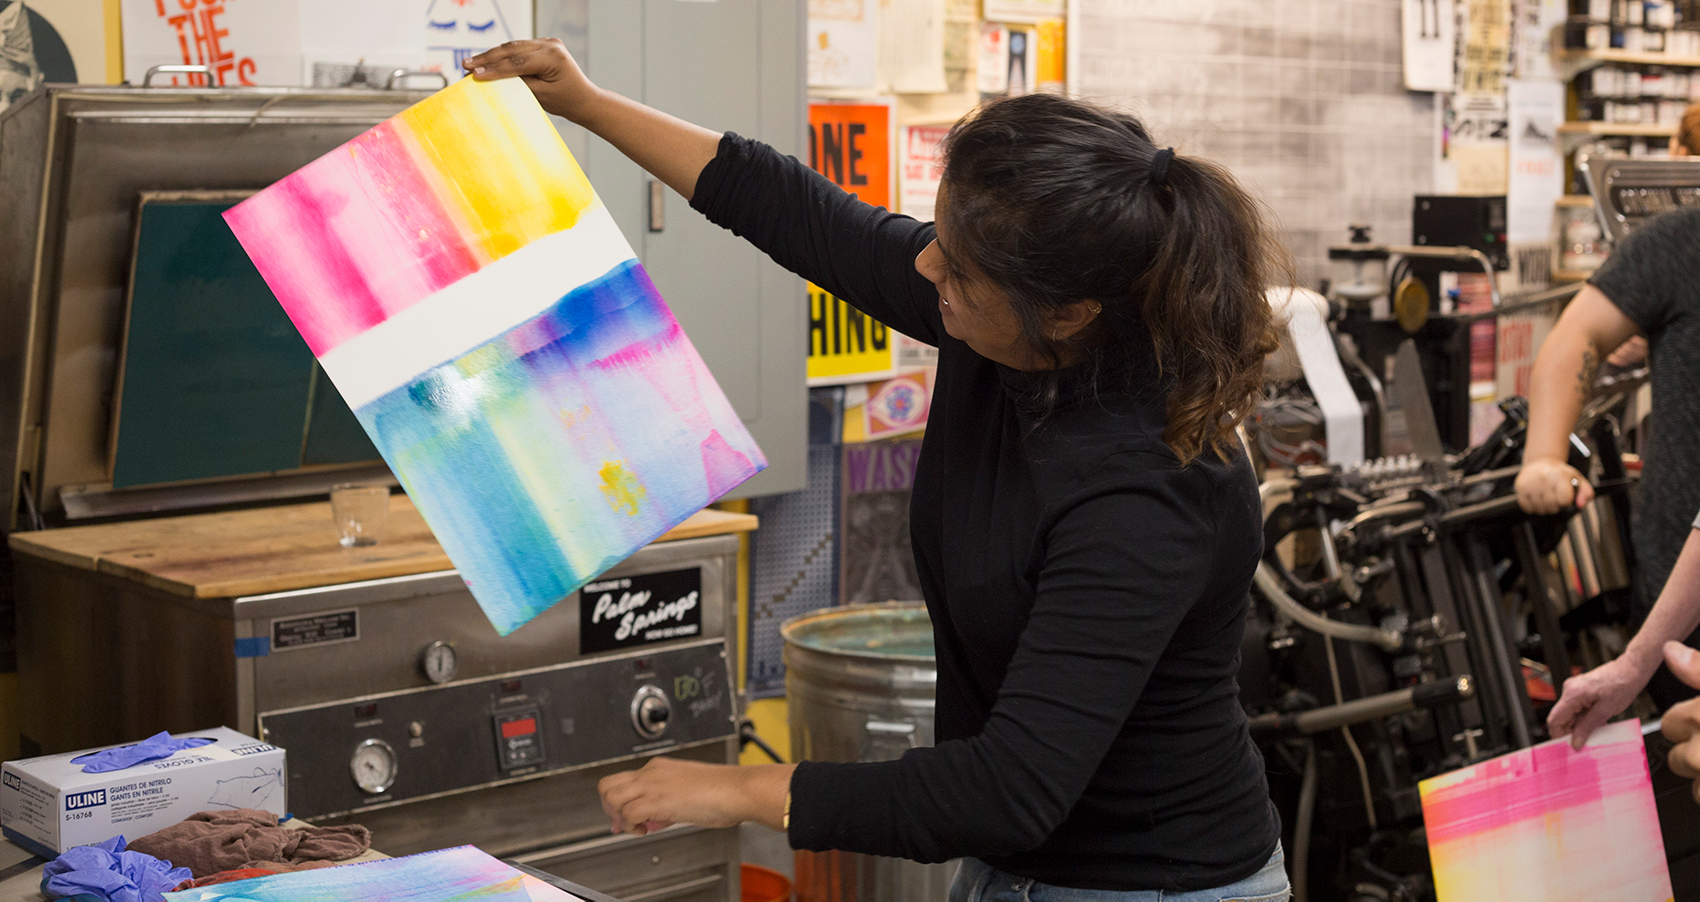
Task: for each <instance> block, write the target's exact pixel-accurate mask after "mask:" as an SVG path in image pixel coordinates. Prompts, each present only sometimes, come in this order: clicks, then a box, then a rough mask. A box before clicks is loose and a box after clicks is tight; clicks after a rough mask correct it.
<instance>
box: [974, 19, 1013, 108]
mask: <svg viewBox="0 0 1700 902" xmlns="http://www.w3.org/2000/svg"><path fill="white" fill-rule="evenodd" d="M978 61H979V62H978V65H977V67H976V72H977V74H976V75H975V84H974V87H975V88H976V89H977V90H978V91H979V92H980V93H982V94H1002V93H1003V92H1005V91H1007V90H1009V27H1008V26H1006V25H999V24H998V23H996V22H986V23H985V24H983V25H981V26H980V49H979V54H978Z"/></svg>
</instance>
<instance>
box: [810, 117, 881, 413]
mask: <svg viewBox="0 0 1700 902" xmlns="http://www.w3.org/2000/svg"><path fill="white" fill-rule="evenodd" d="M891 122H892V116H891V103H890V102H889V101H886V102H876V101H870V102H859V103H829V102H816V103H811V104H809V166H810V167H812V168H813V169H814V170H815V171H816V172H819V173H820V174H822V175H824V176H826V177H827V178H828V179H830V180H832V182H833V184H835V185H837V186H839V187H840V188H843V189H844V190H846V191H848V192H850V193H851V194H854V195H856V196H857V197H858V198H860V199H861V200H863V201H864V202H866V203H870V204H873V205H875V206H879V207H885V208H887V209H890V208H891V206H892V203H891V183H892V177H891V176H892V171H891V170H892V146H891V145H892V140H891V135H892V125H891ZM808 292H809V295H808V297H809V300H808V304H809V307H808V324H809V333H808V335H809V354H808V375H809V384H810V385H847V384H850V383H857V382H867V381H870V380H873V379H884V378H889V377H890V376H893V375H895V374H896V369H897V342H896V340H895V339H894V336H895V335H896V334H897V333H895V332H893V331H891V330H890V329H888V328H887V327H886V325H885V324H884V323H882V322H879V321H878V320H876V319H874V318H873V317H871V316H868V315H866V314H864V313H862V312H861V311H860V310H857V309H856V308H854V307H852V306H850V305H849V304H847V303H845V302H844V301H842V300H840V299H839V298H837V297H835V296H833V295H832V294H831V293H830V292H828V291H826V290H825V289H823V288H821V287H820V286H818V285H815V284H813V283H809V286H808Z"/></svg>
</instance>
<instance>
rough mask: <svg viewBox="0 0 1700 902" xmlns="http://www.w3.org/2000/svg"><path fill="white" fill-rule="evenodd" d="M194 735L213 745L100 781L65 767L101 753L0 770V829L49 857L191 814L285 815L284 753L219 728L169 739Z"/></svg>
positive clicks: (53, 757) (160, 826) (143, 833)
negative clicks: (245, 810) (222, 811)
mask: <svg viewBox="0 0 1700 902" xmlns="http://www.w3.org/2000/svg"><path fill="white" fill-rule="evenodd" d="M197 736H201V737H206V738H208V739H211V740H213V742H212V743H211V744H209V745H203V746H199V747H197V748H192V749H183V750H182V751H179V752H176V753H175V754H173V755H171V756H170V757H168V758H158V759H155V760H153V761H144V762H142V763H141V764H137V765H135V766H134V767H127V768H125V769H123V770H117V771H112V772H110V773H104V774H90V773H84V772H83V765H82V764H73V763H71V759H72V758H76V757H78V756H80V755H87V754H89V753H90V752H96V751H100V749H89V750H87V751H82V752H72V753H70V754H68V755H47V756H44V757H41V758H27V759H25V760H22V761H7V762H6V763H5V764H4V765H0V830H3V831H4V833H5V834H6V838H7V839H9V840H11V841H12V842H14V843H17V844H18V845H20V846H22V847H24V848H26V849H28V850H30V851H31V852H34V853H36V854H37V855H41V856H44V857H47V858H53V857H56V856H58V854H59V853H60V852H63V851H65V850H66V849H69V848H71V847H72V846H85V845H88V844H90V843H97V842H102V841H104V840H108V839H111V838H112V837H114V836H123V837H125V839H126V840H132V839H137V838H140V837H143V836H146V835H148V834H149V833H152V832H154V831H156V830H160V829H163V828H165V827H169V826H171V825H172V824H176V823H179V822H181V821H183V820H184V819H186V818H188V817H189V815H191V814H194V813H196V812H198V811H209V810H218V809H226V810H234V809H237V808H259V809H263V810H265V811H270V812H273V813H275V814H278V815H280V816H281V815H282V814H283V813H284V812H285V811H286V810H288V809H287V808H286V807H285V805H284V801H285V798H284V796H285V791H286V790H287V788H288V787H287V786H286V784H285V776H284V775H285V774H286V773H288V771H286V770H285V769H284V766H283V749H280V748H278V747H277V746H274V745H268V744H266V743H264V742H261V741H259V740H258V739H253V738H251V737H248V736H244V735H242V734H241V733H238V732H236V731H235V730H231V729H227V728H225V727H217V728H214V729H211V730H196V731H194V732H190V733H179V734H177V735H176V738H178V739H184V738H189V737H197ZM118 747H119V746H108V748H118Z"/></svg>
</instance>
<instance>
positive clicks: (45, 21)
mask: <svg viewBox="0 0 1700 902" xmlns="http://www.w3.org/2000/svg"><path fill="white" fill-rule="evenodd" d="M109 37H110V39H111V40H114V41H116V40H117V35H116V34H113V35H110V36H109V35H108V34H107V21H106V15H105V9H104V5H103V3H102V0H31V2H30V3H29V4H27V5H26V4H24V3H21V2H17V0H0V112H4V111H5V109H6V108H7V107H9V106H11V105H12V104H13V103H16V102H17V101H18V100H19V99H21V98H23V97H24V96H25V95H27V94H29V92H31V91H33V90H35V89H36V88H37V87H38V86H40V85H42V84H44V83H47V82H53V83H55V84H71V83H76V82H81V83H83V84H90V83H93V84H100V83H102V82H110V81H116V78H114V76H116V75H117V74H118V73H117V72H116V71H109V69H108V66H107V63H108V59H109V56H110V57H111V58H116V57H117V53H116V48H108V47H107V44H106V42H107V40H108V39H109Z"/></svg>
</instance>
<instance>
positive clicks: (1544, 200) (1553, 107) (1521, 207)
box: [1505, 79, 1564, 244]
mask: <svg viewBox="0 0 1700 902" xmlns="http://www.w3.org/2000/svg"><path fill="white" fill-rule="evenodd" d="M1506 107H1507V111H1508V113H1509V121H1508V128H1507V131H1508V132H1509V133H1510V134H1509V138H1510V153H1511V160H1510V172H1509V173H1508V176H1507V187H1506V193H1505V218H1506V226H1505V237H1506V240H1507V241H1508V242H1510V243H1512V244H1522V243H1545V242H1549V241H1551V239H1552V229H1553V209H1554V205H1555V204H1557V203H1558V199H1559V198H1560V197H1563V196H1564V152H1563V150H1562V148H1560V147H1559V143H1558V126H1559V123H1561V122H1563V121H1564V85H1563V84H1562V83H1561V82H1557V81H1546V80H1541V81H1528V80H1524V79H1512V80H1511V81H1509V82H1507V83H1506Z"/></svg>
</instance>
